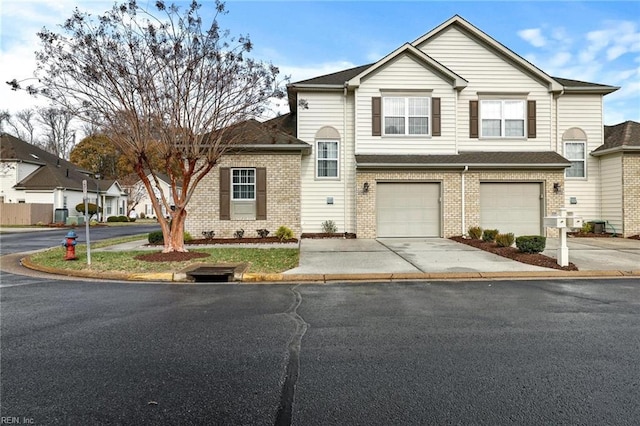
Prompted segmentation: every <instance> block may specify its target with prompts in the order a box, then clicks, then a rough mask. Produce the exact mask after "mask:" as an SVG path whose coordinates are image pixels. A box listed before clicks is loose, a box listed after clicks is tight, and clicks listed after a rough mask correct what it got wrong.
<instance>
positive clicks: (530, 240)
mask: <svg viewBox="0 0 640 426" xmlns="http://www.w3.org/2000/svg"><path fill="white" fill-rule="evenodd" d="M546 244H547V237H543V236H542V235H523V236H521V237H518V238H516V247H518V250H520V251H521V252H522V253H542V252H543V251H544V248H545V246H546Z"/></svg>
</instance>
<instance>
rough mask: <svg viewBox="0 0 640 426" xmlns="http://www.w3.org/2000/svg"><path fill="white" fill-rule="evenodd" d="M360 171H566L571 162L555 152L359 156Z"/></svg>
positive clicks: (357, 156)
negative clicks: (463, 169)
mask: <svg viewBox="0 0 640 426" xmlns="http://www.w3.org/2000/svg"><path fill="white" fill-rule="evenodd" d="M356 163H357V167H358V168H359V169H365V168H371V169H392V168H405V169H434V168H454V169H455V168H458V169H460V168H463V167H464V166H469V167H470V168H484V169H490V168H501V169H505V168H507V169H508V168H512V169H555V168H557V169H564V168H566V167H570V166H571V162H570V161H569V160H567V159H566V158H564V157H563V156H561V155H560V154H558V153H557V152H553V151H542V152H532V151H528V152H509V151H499V152H484V151H483V152H461V153H459V154H445V155H356Z"/></svg>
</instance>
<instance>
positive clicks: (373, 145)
mask: <svg viewBox="0 0 640 426" xmlns="http://www.w3.org/2000/svg"><path fill="white" fill-rule="evenodd" d="M384 90H403V91H405V90H406V91H407V92H410V91H413V90H432V97H436V98H440V108H441V114H442V116H441V129H442V136H435V137H430V136H429V137H427V136H419V137H412V136H371V120H372V117H371V98H373V97H379V96H381V91H384ZM356 99H357V106H356V116H357V129H356V132H357V139H356V152H357V153H358V154H454V153H455V91H454V89H453V88H452V86H451V83H449V82H447V81H445V80H443V79H442V77H440V76H439V75H437V74H434V72H433V70H431V69H429V68H426V67H425V66H424V65H423V64H421V63H418V62H417V60H416V59H414V58H413V57H412V56H411V55H408V54H406V55H402V56H400V57H398V58H397V59H396V60H394V61H392V62H391V63H389V64H387V65H386V66H384V67H382V68H381V69H379V70H377V71H376V72H374V73H373V74H372V75H371V76H368V77H367V78H366V79H364V81H363V82H362V83H361V84H360V87H359V88H358V89H357V91H356ZM432 127H433V126H432ZM430 131H431V129H430Z"/></svg>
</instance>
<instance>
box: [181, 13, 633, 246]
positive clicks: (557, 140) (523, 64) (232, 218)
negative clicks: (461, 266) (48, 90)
mask: <svg viewBox="0 0 640 426" xmlns="http://www.w3.org/2000/svg"><path fill="white" fill-rule="evenodd" d="M617 89H618V88H617V87H613V86H608V85H602V84H594V83H587V82H581V81H577V80H568V79H564V78H556V77H551V76H549V75H548V74H546V73H545V72H544V71H542V70H540V69H539V68H537V67H536V66H535V65H533V64H531V63H530V62H528V61H526V60H525V59H523V58H522V57H520V56H518V55H517V54H516V53H514V52H512V51H511V50H509V49H507V48H506V47H505V46H504V45H502V44H501V43H499V42H498V41H496V40H494V39H492V38H491V37H489V36H488V35H487V34H485V33H484V32H482V31H481V30H479V29H478V28H476V27H474V26H473V25H471V24H470V23H469V22H467V21H465V20H464V19H462V18H461V17H459V16H454V17H452V18H451V19H449V20H448V21H446V22H444V23H443V24H441V25H440V26H438V27H436V28H435V29H433V30H432V31H430V32H428V33H427V34H425V35H424V36H422V37H420V38H418V39H417V40H415V41H414V42H412V43H406V44H404V45H402V46H400V47H399V48H398V49H396V50H395V51H393V52H391V53H390V54H388V55H387V56H385V57H384V58H382V59H380V60H379V61H378V62H375V63H373V64H368V65H364V66H360V67H356V68H352V69H348V70H344V71H340V72H337V73H333V74H328V75H324V76H320V77H316V78H312V79H308V80H304V81H299V82H296V83H292V84H290V85H289V86H288V97H289V108H290V111H291V112H290V113H289V114H287V115H285V116H283V117H278V118H276V119H273V120H270V121H268V122H266V123H263V124H262V127H263V129H264V130H265V132H264V134H262V135H260V134H256V135H254V136H255V137H253V138H251V139H247V141H246V144H247V145H248V147H250V148H249V149H248V150H246V151H243V152H241V153H238V154H237V155H226V156H224V157H223V159H222V161H221V164H220V167H219V168H216V169H214V170H213V172H212V173H210V175H209V176H208V177H207V178H205V180H203V182H202V184H201V186H200V188H199V190H198V192H197V193H196V194H195V195H194V199H193V201H192V206H191V209H190V210H189V216H188V219H187V230H189V231H190V232H192V233H196V234H197V233H199V232H200V231H203V230H208V229H212V230H215V231H216V232H218V231H222V234H223V235H228V236H230V235H231V234H232V232H233V230H235V229H240V228H243V229H245V230H248V231H250V232H251V233H252V234H253V229H259V228H267V229H269V230H271V231H274V230H275V229H276V228H277V226H279V225H286V226H289V227H290V228H292V229H293V230H294V232H295V233H296V235H299V234H300V233H302V232H319V231H321V229H322V223H323V222H324V221H327V220H331V221H333V222H334V223H335V224H336V225H337V227H338V229H339V231H340V232H355V233H356V234H357V236H358V237H359V238H375V237H449V236H454V235H461V234H466V233H467V230H468V228H469V227H470V226H482V227H483V228H497V229H499V230H500V231H501V232H505V233H506V232H513V233H515V234H516V235H524V234H545V233H546V234H547V235H555V234H556V232H555V231H549V230H545V228H544V227H543V221H542V218H543V217H544V216H546V215H550V214H552V213H554V212H557V211H558V209H559V208H561V207H563V206H567V207H568V208H569V210H570V211H573V212H574V213H575V214H576V215H579V216H582V217H584V218H585V219H587V220H590V219H606V218H604V217H603V214H602V213H603V205H602V200H601V197H600V192H601V184H602V179H601V172H600V164H599V160H598V158H597V157H594V156H590V155H588V153H589V152H590V151H594V150H595V149H596V148H598V147H599V146H600V145H602V144H603V142H604V135H603V128H604V126H603V117H602V105H603V96H605V95H607V94H609V93H612V92H614V91H616V90H617ZM252 125H253V126H256V124H252ZM274 133H277V134H278V135H280V137H281V138H282V139H285V137H288V138H289V142H288V143H284V144H278V143H276V142H273V143H271V142H270V138H271V139H277V138H274V137H273V134H274ZM269 144H271V146H268V145H269ZM261 176H262V180H261ZM209 194H212V196H209ZM260 194H262V195H260ZM218 197H219V198H218ZM260 197H264V198H265V199H266V200H267V202H266V204H265V208H263V209H261V208H260V205H261V204H260ZM570 203H571V204H570ZM229 204H230V208H229V206H228V205H229ZM253 209H255V211H254V210H253ZM632 214H633V213H632ZM638 214H640V213H638V211H637V210H636V211H635V215H636V216H635V217H637V215H638Z"/></svg>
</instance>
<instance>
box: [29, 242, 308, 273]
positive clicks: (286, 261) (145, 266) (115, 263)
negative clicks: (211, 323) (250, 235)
mask: <svg viewBox="0 0 640 426" xmlns="http://www.w3.org/2000/svg"><path fill="white" fill-rule="evenodd" d="M137 239H140V237H138V238H137ZM120 242H123V241H122V239H119V240H118V241H117V243H120ZM103 244H105V243H103ZM110 244H116V243H114V242H113V241H111V242H110ZM91 248H92V250H91V267H90V268H89V267H88V266H87V249H86V245H84V244H78V245H77V246H76V255H77V256H78V260H73V261H66V260H64V254H65V250H66V249H65V248H64V247H59V248H53V249H50V250H46V251H43V252H40V253H36V254H33V255H32V256H31V261H32V262H33V263H35V264H38V265H42V266H47V267H50V268H57V269H68V270H76V271H79V270H92V271H117V272H129V273H140V272H176V271H180V270H182V269H184V268H185V267H187V266H189V265H191V264H194V263H203V262H204V263H248V264H249V270H248V272H253V273H277V272H283V271H286V270H288V269H291V268H295V267H296V266H298V259H299V250H298V249H292V248H270V249H258V248H203V249H190V250H189V251H196V252H202V253H208V254H210V257H205V258H199V259H194V260H191V261H186V262H145V261H141V260H136V259H134V257H135V256H136V255H138V254H145V253H150V252H149V251H128V252H104V251H94V250H93V249H94V248H97V247H96V246H95V245H93V244H92V245H91ZM158 251H160V250H158Z"/></svg>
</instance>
